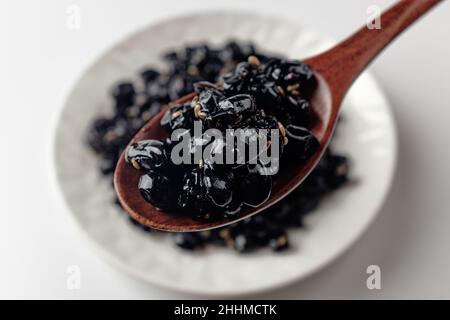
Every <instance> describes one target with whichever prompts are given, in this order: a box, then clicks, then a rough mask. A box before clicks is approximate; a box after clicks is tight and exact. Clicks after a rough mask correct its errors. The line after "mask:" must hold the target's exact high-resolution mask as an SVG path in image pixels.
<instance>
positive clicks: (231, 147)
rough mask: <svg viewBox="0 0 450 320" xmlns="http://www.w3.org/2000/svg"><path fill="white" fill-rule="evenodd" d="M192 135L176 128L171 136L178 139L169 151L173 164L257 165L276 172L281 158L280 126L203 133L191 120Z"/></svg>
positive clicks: (187, 131)
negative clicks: (192, 125) (278, 127)
mask: <svg viewBox="0 0 450 320" xmlns="http://www.w3.org/2000/svg"><path fill="white" fill-rule="evenodd" d="M193 133H194V136H193V137H192V135H191V131H190V130H187V129H177V130H175V131H174V132H173V133H172V136H171V139H172V141H174V142H178V143H177V144H175V145H174V147H173V148H172V151H171V160H172V162H173V163H174V164H176V165H179V164H227V165H242V164H254V165H256V164H258V165H260V168H261V172H260V173H261V174H263V175H274V174H276V173H277V172H278V168H279V159H280V130H279V129H236V130H235V129H227V130H225V136H224V135H223V133H222V131H220V130H218V129H208V130H206V131H205V132H202V122H201V121H195V122H194V131H193Z"/></svg>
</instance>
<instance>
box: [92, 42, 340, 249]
mask: <svg viewBox="0 0 450 320" xmlns="http://www.w3.org/2000/svg"><path fill="white" fill-rule="evenodd" d="M250 55H253V56H255V58H251V59H249V60H248V57H249V56H250ZM164 59H165V62H166V64H167V69H166V70H159V69H154V68H148V69H145V70H143V71H142V72H141V79H142V84H139V85H138V84H136V86H135V83H131V82H128V81H122V82H119V83H118V84H117V85H116V86H115V87H114V88H113V90H112V98H113V100H114V106H115V111H114V114H113V115H111V116H109V117H99V118H97V119H96V120H95V121H94V122H93V123H92V125H91V126H90V128H89V131H88V133H87V142H88V144H89V145H90V147H91V148H92V150H93V151H94V152H95V153H96V154H97V155H98V157H99V159H100V162H99V170H100V172H102V174H105V175H108V176H111V177H112V175H111V174H112V173H113V172H114V168H115V165H116V163H117V161H118V158H119V155H120V154H121V152H122V151H124V150H125V147H126V146H127V144H128V142H129V141H130V139H131V138H132V137H133V136H134V134H135V133H136V132H137V130H139V129H140V128H141V127H142V126H143V125H144V124H145V123H146V122H147V121H148V120H149V119H150V118H151V117H153V116H154V115H155V114H157V113H158V112H159V111H160V110H161V108H162V107H163V106H164V105H165V104H166V103H168V102H170V101H172V100H175V99H177V98H180V97H181V96H183V95H184V94H187V93H190V92H192V91H194V90H195V91H196V92H197V93H198V95H199V101H198V103H199V105H200V108H197V115H199V116H201V117H205V116H206V117H207V118H206V120H205V121H203V122H204V126H205V128H210V127H211V120H210V119H212V117H215V118H216V119H220V120H221V123H222V124H223V125H222V126H223V127H233V128H236V127H245V128H255V129H257V130H258V129H273V128H277V127H278V122H280V123H282V124H283V125H284V127H285V131H286V136H287V138H288V140H289V141H288V144H287V145H286V146H282V153H283V157H286V159H291V158H292V157H297V159H298V158H304V157H307V155H308V152H310V151H311V150H313V149H314V145H316V144H317V141H316V140H315V138H314V137H313V136H312V135H311V134H310V132H309V130H308V128H309V127H310V126H311V125H312V123H313V116H314V115H313V114H312V113H311V110H310V106H309V102H308V100H309V99H310V97H311V95H312V93H313V91H314V88H315V86H316V79H315V77H314V73H313V72H312V70H311V69H310V68H309V67H308V66H307V65H305V64H303V63H301V62H297V61H287V60H283V59H280V58H278V57H267V56H265V55H263V54H261V53H260V52H257V51H256V50H255V48H254V46H253V45H252V44H247V43H237V42H235V41H230V42H229V43H227V44H225V45H224V46H223V47H221V48H217V49H215V48H214V49H212V48H209V47H208V46H207V45H205V44H198V45H194V46H189V47H186V48H184V49H182V50H177V51H172V52H168V53H167V54H165V55H164ZM215 83H219V86H216V85H215ZM136 88H144V89H143V90H142V91H140V89H139V90H137V89H136ZM236 95H238V97H236V98H233V96H236ZM239 95H240V96H239ZM246 95H247V96H250V97H251V99H253V104H254V106H253V105H252V104H251V103H250V104H248V103H247V102H248V101H249V100H248V99H247V97H246ZM244 97H245V99H244ZM230 98H231V99H230ZM226 99H228V102H224V103H222V104H221V107H220V108H219V107H218V105H219V103H220V102H221V101H223V100H226ZM229 102H231V104H232V105H233V106H232V107H233V109H234V108H236V110H237V109H238V107H239V108H240V115H241V116H242V117H240V116H239V115H238V114H236V115H234V114H228V111H229V110H227V107H228V106H229V105H230V103H229ZM244 102H245V103H244ZM239 103H242V105H239ZM255 106H256V107H255ZM254 109H256V110H257V111H258V112H257V113H255V114H252V112H253V111H254ZM261 110H264V113H261V112H260V111H261ZM177 111H181V112H177ZM247 111H252V112H247ZM199 112H200V114H199ZM208 117H209V119H208ZM195 119H198V117H197V116H196V114H195V112H194V108H193V107H192V105H191V104H190V103H189V104H185V105H181V106H177V107H175V108H173V109H171V111H170V113H169V114H167V115H166V117H165V118H164V120H163V125H164V127H165V128H166V130H167V131H168V132H169V133H170V132H172V131H173V130H175V129H178V128H190V127H191V125H192V122H193V121H194V120H195ZM225 119H229V121H226V120H225ZM217 123H219V121H217ZM216 125H217V124H216ZM291 125H292V126H291ZM217 126H219V127H220V125H217ZM282 138H283V137H280V139H282ZM281 142H282V140H281ZM175 143H176V142H175ZM161 144H162V146H161ZM281 144H282V143H281ZM173 145H174V142H173V141H171V140H170V139H169V140H165V141H164V142H151V143H145V142H144V143H142V144H139V143H138V144H137V145H135V146H134V147H133V148H132V149H128V150H126V151H127V154H126V155H127V160H128V161H129V162H130V163H133V162H134V165H135V166H136V167H138V168H140V169H141V170H142V178H141V183H140V186H139V187H140V190H141V192H142V194H143V196H144V197H145V198H146V199H148V201H150V202H152V203H155V204H157V206H159V207H166V208H163V209H164V210H171V209H173V204H174V203H177V201H179V199H178V195H180V196H181V194H178V193H177V192H174V190H180V189H181V188H183V185H182V183H178V184H177V183H175V182H174V180H173V179H172V177H171V175H172V174H176V175H179V176H181V177H183V176H184V175H187V173H188V172H189V175H187V176H186V177H185V178H186V181H188V182H189V183H188V185H189V186H190V188H192V190H194V189H195V190H201V194H202V196H200V199H199V200H200V201H199V203H203V204H204V206H205V208H206V207H208V206H212V207H213V208H220V211H221V212H222V214H224V215H225V216H229V217H238V216H239V213H240V211H241V209H242V207H243V206H245V205H244V202H245V201H248V202H249V203H253V204H257V202H258V201H262V200H261V199H263V198H264V197H265V194H266V193H267V190H268V188H261V191H260V193H258V195H259V196H258V197H256V195H253V194H250V195H249V194H248V193H249V192H247V194H245V193H242V192H233V191H234V190H239V189H238V188H239V187H240V186H242V185H241V183H240V182H242V181H246V180H245V179H244V180H242V176H239V175H240V174H242V172H243V171H244V172H245V170H248V162H246V164H244V165H243V166H242V165H241V166H237V167H233V170H231V171H230V170H228V169H227V167H226V166H225V165H216V164H211V163H204V164H201V166H199V164H195V165H193V166H190V169H189V170H191V171H188V172H186V170H184V169H180V168H178V167H179V166H172V165H170V163H168V162H167V161H166V160H167V159H168V158H169V157H170V152H171V150H172V147H173ZM310 146H312V147H310ZM223 147H224V145H223V143H219V142H215V148H213V150H215V152H218V153H220V152H221V151H220V150H221V148H223ZM160 150H162V154H161V152H160ZM308 150H309V151H308ZM222 152H223V151H222ZM132 159H133V160H134V161H132ZM161 159H163V160H161ZM286 161H288V160H286ZM159 164H161V165H159ZM163 164H165V165H163ZM167 165H168V167H167ZM348 171H349V168H348V161H347V158H346V157H344V156H339V155H335V154H333V153H331V152H330V151H327V152H326V154H325V156H324V157H323V159H322V160H321V161H320V163H319V165H318V166H317V168H316V169H315V170H314V171H313V173H312V174H311V175H310V176H309V177H308V178H307V179H306V181H305V182H304V183H303V184H302V185H301V186H300V187H299V188H297V189H296V190H295V191H294V192H293V193H291V194H290V195H289V196H287V197H286V198H284V199H283V200H282V201H280V202H279V203H277V204H276V205H274V206H272V207H270V208H269V209H266V210H265V212H264V213H262V214H259V215H256V216H253V217H251V218H248V219H245V220H244V221H242V222H238V223H235V224H232V225H230V226H227V227H223V228H219V229H215V230H211V231H208V232H202V233H179V234H175V235H174V236H175V243H176V244H177V245H178V246H179V247H181V248H183V249H188V250H194V249H198V248H202V247H204V246H205V245H207V244H215V245H220V246H227V247H230V248H234V249H235V250H237V251H238V252H243V253H244V252H251V251H253V250H255V249H257V248H260V247H265V246H268V247H270V248H272V250H274V251H282V250H285V249H287V248H288V247H289V239H288V235H287V234H286V229H287V228H290V227H301V226H302V225H303V217H304V216H305V215H306V214H308V213H310V212H311V211H312V210H314V209H315V208H316V207H317V206H318V205H319V204H320V200H321V199H322V197H323V196H324V195H325V194H327V193H329V192H332V191H334V190H336V189H338V188H339V187H341V186H342V185H343V184H344V183H345V182H346V181H347V179H348ZM194 173H195V174H194ZM251 177H252V178H255V179H256V180H258V181H259V180H260V179H262V178H261V177H259V176H251ZM247 180H251V179H250V178H249V177H247ZM179 181H182V179H181V178H180V179H179ZM245 183H247V182H245ZM263 185H264V184H262V186H263ZM155 186H157V187H155ZM230 186H231V187H230ZM190 188H187V192H186V194H184V196H183V197H184V199H185V201H186V206H190V207H196V204H193V203H192V201H194V200H197V199H198V196H197V195H195V194H194V192H192V190H191V189H190ZM171 197H173V198H174V199H173V198H171ZM244 198H247V200H245V199H244ZM119 206H120V205H119ZM188 213H189V214H192V212H190V211H188ZM197 216H198V217H201V218H205V212H203V213H198V214H197ZM130 220H131V221H132V223H133V224H135V225H137V226H139V227H140V228H141V229H142V230H143V231H146V232H149V231H151V230H152V229H150V228H148V227H145V226H141V225H140V224H139V222H137V221H135V220H132V219H130Z"/></svg>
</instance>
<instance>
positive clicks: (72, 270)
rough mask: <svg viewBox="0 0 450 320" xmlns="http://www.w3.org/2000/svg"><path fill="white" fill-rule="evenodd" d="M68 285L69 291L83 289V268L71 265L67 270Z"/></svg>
mask: <svg viewBox="0 0 450 320" xmlns="http://www.w3.org/2000/svg"><path fill="white" fill-rule="evenodd" d="M66 274H67V280H66V285H67V289H69V290H79V289H81V268H80V267H79V266H76V265H70V266H68V267H67V269H66Z"/></svg>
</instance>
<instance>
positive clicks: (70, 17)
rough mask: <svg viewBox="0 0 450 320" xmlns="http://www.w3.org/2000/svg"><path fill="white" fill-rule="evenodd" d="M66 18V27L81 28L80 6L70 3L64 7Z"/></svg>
mask: <svg viewBox="0 0 450 320" xmlns="http://www.w3.org/2000/svg"><path fill="white" fill-rule="evenodd" d="M66 13H67V20H66V27H67V29H69V30H78V29H80V28H81V8H80V7H79V6H77V5H74V4H73V5H70V6H68V7H67V9H66Z"/></svg>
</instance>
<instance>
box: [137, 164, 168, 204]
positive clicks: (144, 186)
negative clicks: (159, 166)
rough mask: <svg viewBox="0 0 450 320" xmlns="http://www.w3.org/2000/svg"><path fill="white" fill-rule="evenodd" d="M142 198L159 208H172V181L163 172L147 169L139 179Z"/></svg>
mask: <svg viewBox="0 0 450 320" xmlns="http://www.w3.org/2000/svg"><path fill="white" fill-rule="evenodd" d="M139 191H140V192H141V194H142V196H143V197H144V199H145V200H146V201H148V202H150V203H152V204H153V205H154V206H155V207H157V208H158V209H161V210H171V209H172V205H173V202H172V196H171V195H172V194H173V192H174V190H173V181H171V179H170V178H169V177H168V176H167V175H165V174H164V172H160V171H154V170H149V171H147V172H146V173H145V174H143V175H142V176H141V178H140V179H139Z"/></svg>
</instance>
